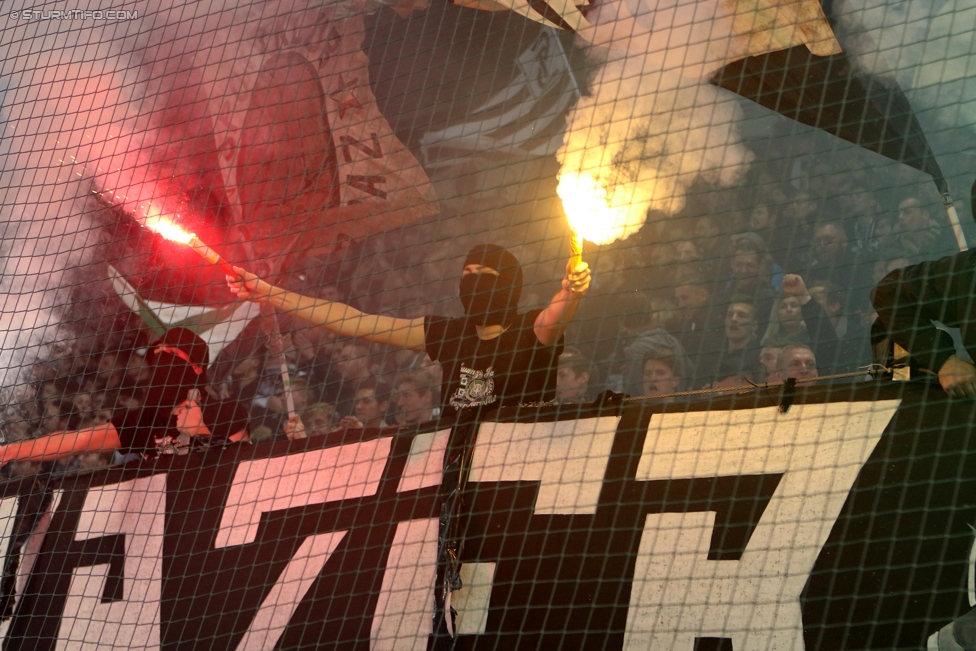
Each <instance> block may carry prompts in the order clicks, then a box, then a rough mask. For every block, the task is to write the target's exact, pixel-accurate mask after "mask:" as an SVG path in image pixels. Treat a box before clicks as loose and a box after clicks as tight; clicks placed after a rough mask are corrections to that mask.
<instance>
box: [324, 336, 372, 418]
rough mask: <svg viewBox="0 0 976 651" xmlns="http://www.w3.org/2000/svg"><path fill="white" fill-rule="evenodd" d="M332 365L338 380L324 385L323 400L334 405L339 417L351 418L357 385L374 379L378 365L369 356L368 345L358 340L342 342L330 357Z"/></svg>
mask: <svg viewBox="0 0 976 651" xmlns="http://www.w3.org/2000/svg"><path fill="white" fill-rule="evenodd" d="M332 365H333V368H334V369H335V370H336V371H337V372H338V375H339V378H338V381H337V382H332V383H330V384H327V385H326V387H325V390H324V392H323V398H324V399H325V400H326V401H327V402H329V403H331V404H334V405H335V406H336V411H337V412H338V413H339V414H340V415H341V416H343V417H345V416H353V415H354V413H353V412H354V410H355V400H356V391H357V390H358V388H359V385H360V384H361V383H362V382H364V381H366V380H368V379H369V378H372V377H374V376H375V375H376V373H377V372H378V371H379V365H378V364H377V363H376V362H375V361H374V360H373V358H372V357H371V356H370V346H369V344H368V343H366V342H365V341H362V340H358V339H348V340H346V341H344V342H342V343H341V344H340V345H339V346H338V348H337V349H336V352H335V354H334V355H333V357H332Z"/></svg>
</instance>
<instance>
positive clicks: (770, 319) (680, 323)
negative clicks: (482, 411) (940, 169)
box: [4, 197, 951, 469]
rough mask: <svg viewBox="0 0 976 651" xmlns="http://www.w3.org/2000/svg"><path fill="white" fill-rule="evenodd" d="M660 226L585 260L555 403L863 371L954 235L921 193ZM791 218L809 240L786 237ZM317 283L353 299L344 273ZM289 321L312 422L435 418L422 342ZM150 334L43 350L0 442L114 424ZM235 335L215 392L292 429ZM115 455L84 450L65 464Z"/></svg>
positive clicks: (261, 352) (276, 379) (273, 377)
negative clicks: (817, 210) (849, 213)
mask: <svg viewBox="0 0 976 651" xmlns="http://www.w3.org/2000/svg"><path fill="white" fill-rule="evenodd" d="M821 212H823V211H821ZM668 228H669V229H670V230H669V237H670V239H668V240H667V241H665V242H664V243H661V241H664V238H662V237H661V234H660V233H658V234H656V235H655V234H654V233H653V226H652V228H651V229H650V230H651V234H650V235H649V236H648V238H649V239H651V243H649V244H647V245H639V246H631V247H629V248H627V249H622V250H621V251H619V252H614V251H612V250H611V251H608V252H605V253H604V254H601V255H600V256H598V258H597V259H595V260H594V261H593V265H594V267H595V268H594V283H593V288H592V289H591V292H590V294H589V295H588V296H587V297H586V298H585V300H584V302H583V304H582V307H581V309H580V311H579V313H578V314H577V316H576V319H575V321H574V323H573V324H572V326H571V328H570V330H569V331H568V332H567V335H566V347H565V351H564V353H563V355H562V356H561V357H560V362H559V368H558V369H553V370H554V372H555V373H556V380H557V382H556V383H557V395H556V399H557V401H559V402H561V403H582V402H586V401H589V400H592V399H593V398H594V397H595V396H596V395H597V394H599V393H601V392H603V391H606V390H611V391H615V392H622V393H626V394H629V395H635V396H636V395H643V396H651V397H655V396H670V395H671V394H674V393H676V392H680V391H687V390H693V389H701V388H706V387H708V388H724V387H736V386H742V385H744V384H749V383H753V384H755V383H762V382H766V381H776V380H782V379H785V378H788V377H793V378H798V379H803V378H806V379H811V378H816V377H823V376H825V375H831V374H839V373H858V372H864V369H866V368H867V366H868V365H869V364H871V362H872V352H873V351H872V346H871V341H872V339H871V328H872V325H873V324H874V321H875V317H876V315H874V314H873V311H872V308H871V305H870V290H871V288H872V287H873V286H874V285H875V284H876V283H877V282H878V281H879V280H881V278H883V277H884V276H885V275H886V274H887V273H889V272H890V271H892V270H893V269H896V268H899V267H902V266H905V265H908V264H910V263H913V262H915V261H919V260H921V259H923V258H927V257H931V255H930V254H929V252H931V251H933V250H937V249H939V248H940V247H942V248H945V247H946V246H951V241H950V243H949V244H948V245H946V238H951V234H950V231H949V230H948V227H947V225H946V224H945V223H944V218H942V217H941V215H938V213H936V214H935V215H933V213H932V211H931V210H930V209H928V208H926V207H925V206H924V205H922V204H921V203H920V202H919V200H918V199H916V198H913V197H906V198H905V199H904V200H903V201H901V203H900V205H899V208H898V211H897V213H896V214H885V215H882V216H879V217H877V218H875V219H873V220H872V221H871V222H870V223H868V224H867V225H866V226H865V224H864V223H863V222H858V221H857V220H851V219H844V218H842V216H841V215H837V216H829V215H828V216H827V217H825V218H824V217H816V218H810V219H808V220H807V221H806V222H805V223H804V225H803V228H802V229H798V227H797V225H796V224H795V223H793V224H785V225H784V224H778V223H776V220H774V219H771V218H770V213H769V212H768V211H766V210H763V209H759V210H756V211H753V212H751V213H748V214H744V215H742V216H741V217H740V218H739V219H738V220H725V221H722V220H719V219H717V218H715V217H711V216H700V217H697V218H694V219H689V220H685V221H682V222H673V223H671V224H669V226H668ZM798 232H799V234H800V236H801V237H803V238H805V239H806V242H807V244H806V246H803V247H800V246H797V245H796V243H795V242H794V240H795V238H796V237H797V235H798ZM655 237H656V238H658V241H656V242H655V241H654V238H655ZM319 293H321V295H322V296H323V297H327V298H330V299H338V300H342V299H343V297H342V296H341V295H339V294H337V290H336V288H335V287H334V286H323V287H322V288H321V290H320V292H319ZM280 321H281V327H282V331H283V337H282V349H283V356H284V358H285V363H286V364H287V366H288V369H289V373H290V377H291V390H292V396H293V401H294V407H295V410H296V411H297V413H298V414H299V415H300V417H301V420H302V422H303V423H304V427H305V430H306V434H307V435H308V436H316V435H321V434H326V433H329V432H332V431H336V430H339V429H344V428H352V427H368V428H374V427H395V426H411V425H416V424H419V423H422V422H425V421H429V420H432V419H435V418H437V417H438V415H439V404H440V395H439V392H440V384H441V377H440V375H441V370H440V367H439V366H438V365H437V364H435V363H432V362H431V361H430V359H429V358H428V357H427V356H426V355H425V354H424V353H418V352H410V351H392V350H389V349H385V348H383V347H378V346H375V345H370V344H368V343H365V342H362V341H358V340H348V339H340V338H337V337H336V336H335V335H332V334H331V333H329V332H326V331H325V330H323V329H318V328H312V327H309V326H307V325H305V324H302V323H300V322H298V321H296V320H294V319H289V318H288V317H287V316H284V317H281V319H280ZM154 337H155V335H153V334H152V333H151V331H149V330H148V329H147V328H142V329H138V330H136V331H135V332H133V331H132V329H131V328H130V329H127V330H126V331H124V332H122V333H120V334H118V335H117V336H114V337H102V338H90V339H87V340H84V341H79V342H76V343H75V344H74V345H73V346H72V347H71V350H70V351H67V350H66V351H64V352H63V354H60V355H59V354H57V351H55V353H54V354H52V355H51V356H50V359H48V360H47V361H40V362H38V363H36V364H35V366H34V368H33V370H32V377H31V380H32V391H33V394H32V399H30V400H27V401H23V402H20V403H19V404H17V405H15V406H13V407H11V408H10V409H8V414H7V418H6V422H5V424H4V437H5V440H7V441H10V440H17V439H23V438H27V437H32V436H40V435H44V434H49V433H52V432H56V431H65V430H76V429H82V428H86V427H90V426H92V425H96V424H99V423H105V422H108V421H109V420H110V419H111V418H112V414H113V412H114V411H115V410H119V409H136V408H138V407H139V406H140V405H141V404H142V401H143V399H144V397H145V392H146V390H147V386H146V383H147V380H148V367H147V363H146V351H147V348H148V347H149V346H150V345H151V344H152V341H153V339H154ZM240 339H241V342H243V344H241V345H236V346H232V347H231V348H232V349H233V350H232V351H231V352H230V353H229V354H227V355H224V354H222V355H221V356H220V357H219V358H218V363H216V364H212V365H211V369H210V374H211V390H212V391H213V392H214V394H215V396H219V398H221V399H223V400H232V401H237V402H238V403H240V404H241V405H243V406H244V407H245V408H246V409H247V411H248V413H249V414H250V423H249V432H250V439H251V440H252V441H264V440H273V439H286V438H289V429H288V428H287V427H286V423H287V412H288V407H287V400H286V396H285V394H284V388H283V383H282V376H281V356H280V355H277V354H273V353H271V352H270V350H269V347H268V345H267V337H265V336H263V335H262V334H261V331H260V329H259V328H258V327H256V326H255V327H251V326H249V328H248V330H246V331H245V333H244V335H243V336H242V337H241V338H240ZM86 342H87V343H86ZM667 399H671V398H667ZM109 460H110V457H105V456H104V455H87V456H83V457H75V458H72V459H69V460H67V461H65V462H62V463H60V464H59V466H58V467H59V468H62V469H67V468H78V467H92V466H98V465H104V464H106V463H108V462H109Z"/></svg>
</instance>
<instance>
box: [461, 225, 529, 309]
mask: <svg viewBox="0 0 976 651" xmlns="http://www.w3.org/2000/svg"><path fill="white" fill-rule="evenodd" d="M469 264H480V265H482V266H485V267H490V268H491V269H494V270H495V271H497V272H498V275H497V276H496V275H494V274H486V273H475V274H468V275H466V276H462V277H461V285H460V291H461V303H462V304H463V305H464V312H465V314H466V315H467V316H468V319H469V320H471V321H472V322H473V323H474V324H475V325H482V326H488V325H503V326H508V325H511V324H512V322H513V321H514V320H515V317H516V315H517V314H518V312H517V309H518V302H519V299H520V298H521V297H522V267H521V265H519V261H518V259H516V257H515V256H514V255H512V254H511V253H509V252H508V251H506V250H505V249H503V248H502V247H500V246H495V245H494V244H479V245H478V246H476V247H474V248H473V249H471V251H469V252H468V257H467V258H465V259H464V266H465V267H466V266H468V265H469Z"/></svg>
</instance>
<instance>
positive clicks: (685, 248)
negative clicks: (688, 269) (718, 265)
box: [675, 240, 703, 263]
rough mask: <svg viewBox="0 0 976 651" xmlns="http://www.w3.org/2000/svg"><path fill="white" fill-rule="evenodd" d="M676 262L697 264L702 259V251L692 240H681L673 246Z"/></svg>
mask: <svg viewBox="0 0 976 651" xmlns="http://www.w3.org/2000/svg"><path fill="white" fill-rule="evenodd" d="M675 252H676V254H677V258H678V262H680V263H687V262H698V261H700V260H701V259H702V257H703V256H702V251H701V249H700V248H699V247H698V245H697V244H696V243H695V242H693V241H692V240H681V241H680V242H678V243H677V245H676V246H675Z"/></svg>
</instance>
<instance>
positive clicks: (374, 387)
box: [339, 378, 390, 429]
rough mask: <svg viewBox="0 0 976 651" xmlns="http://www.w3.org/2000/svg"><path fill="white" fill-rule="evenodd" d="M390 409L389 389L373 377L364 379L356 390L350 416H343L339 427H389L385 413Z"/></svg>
mask: <svg viewBox="0 0 976 651" xmlns="http://www.w3.org/2000/svg"><path fill="white" fill-rule="evenodd" d="M389 409H390V390H389V388H388V387H387V386H386V385H385V384H381V383H380V382H377V381H376V379H375V378H370V379H368V380H364V381H363V382H362V383H361V384H360V385H359V389H357V390H356V401H355V408H354V411H353V415H352V416H345V417H344V418H343V419H342V420H341V421H340V422H339V426H340V427H346V428H359V427H367V428H369V429H380V428H383V427H389V423H387V422H386V413H387V411H389Z"/></svg>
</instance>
